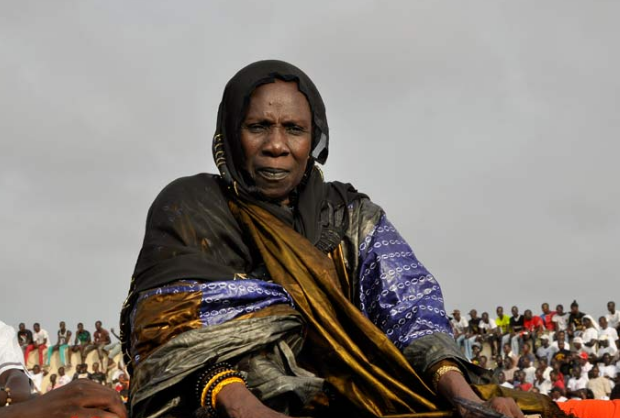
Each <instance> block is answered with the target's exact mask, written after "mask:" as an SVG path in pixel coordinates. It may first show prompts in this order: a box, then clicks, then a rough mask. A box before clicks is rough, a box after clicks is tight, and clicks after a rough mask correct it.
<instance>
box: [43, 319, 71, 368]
mask: <svg viewBox="0 0 620 418" xmlns="http://www.w3.org/2000/svg"><path fill="white" fill-rule="evenodd" d="M58 325H59V330H58V332H57V333H56V335H57V337H58V339H57V340H56V345H53V346H51V347H50V348H48V349H47V361H46V362H45V365H46V366H48V367H49V365H50V362H51V361H52V355H53V354H54V351H56V350H58V354H59V355H60V364H62V365H63V366H66V367H71V356H69V362H68V363H67V359H66V357H67V356H66V354H67V351H68V350H69V343H70V342H71V331H69V330H68V329H67V328H66V326H65V322H64V321H61V322H60V324H58Z"/></svg>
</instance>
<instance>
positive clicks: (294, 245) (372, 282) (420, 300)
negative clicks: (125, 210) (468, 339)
mask: <svg viewBox="0 0 620 418" xmlns="http://www.w3.org/2000/svg"><path fill="white" fill-rule="evenodd" d="M328 145H329V130H328V125H327V120H326V116H325V107H324V104H323V101H322V99H321V96H320V95H319V92H318V90H317V89H316V87H315V86H314V84H313V83H312V81H311V80H310V79H309V78H308V77H307V76H306V75H305V74H304V73H303V72H302V71H301V70H299V69H298V68H296V67H294V66H292V65H290V64H287V63H284V62H281V61H260V62H257V63H254V64H251V65H249V66H247V67H245V68H244V69H242V70H241V71H239V72H238V73H237V74H236V75H235V76H234V77H233V78H232V79H231V80H230V82H229V83H228V84H227V86H226V89H225V91H224V97H223V100H222V103H221V105H220V108H219V112H218V123H217V131H216V135H215V137H214V141H213V156H214V159H215V163H216V165H217V167H218V169H219V172H220V173H219V175H210V174H199V175H197V176H193V177H187V178H182V179H178V180H176V181H174V182H173V183H171V184H170V185H169V186H167V187H166V188H165V189H164V190H163V191H162V192H161V193H160V195H159V196H158V197H157V198H156V200H155V202H154V203H153V205H152V206H151V209H150V211H149V214H148V219H147V226H146V234H145V239H144V244H143V247H142V250H141V252H140V255H139V257H138V262H137V265H136V270H135V272H134V277H133V280H132V284H131V289H130V293H129V296H128V298H127V301H126V303H125V306H124V309H123V313H122V319H121V322H122V324H121V325H122V331H123V334H122V338H123V346H124V352H125V354H126V359H127V361H128V362H129V363H128V364H129V366H130V367H131V369H132V382H131V399H130V407H131V413H132V416H133V417H155V416H158V417H159V416H166V417H181V416H189V415H188V414H191V413H193V412H194V411H195V410H198V414H199V415H202V416H216V415H217V414H219V415H220V416H231V417H282V416H284V415H282V414H281V413H280V412H282V413H285V414H287V415H293V416H342V414H343V413H349V414H351V413H353V414H354V416H390V415H398V416H401V417H414V416H430V415H424V413H428V412H435V414H439V415H432V416H448V415H450V413H451V412H450V410H451V408H452V406H451V405H450V403H449V401H447V400H448V399H449V400H451V402H454V404H455V405H457V404H456V402H457V401H456V400H455V398H457V397H459V398H463V399H465V400H466V401H464V402H463V403H461V404H458V405H457V408H458V410H459V412H460V413H461V415H463V416H471V417H473V416H482V415H476V413H473V412H468V411H469V409H468V408H470V409H471V408H474V409H475V405H478V404H482V403H483V401H482V400H481V399H480V398H479V397H478V395H477V394H476V393H474V391H473V390H472V388H471V386H470V385H469V383H468V382H471V383H485V382H488V378H487V374H486V372H485V371H483V370H480V369H478V368H475V367H473V366H472V365H471V364H470V363H469V362H467V360H466V359H465V358H464V356H463V355H462V354H461V352H460V351H459V350H458V348H457V347H456V346H455V344H454V340H453V338H452V334H451V330H450V323H449V319H448V317H447V315H446V312H445V309H444V306H443V299H442V294H441V289H440V287H439V285H438V284H437V282H436V280H435V278H434V277H433V276H432V275H431V274H430V273H429V272H428V271H427V270H426V268H425V267H424V266H423V265H422V264H421V263H420V262H419V261H418V260H417V259H416V257H415V255H414V254H413V252H412V250H411V248H410V247H409V245H408V244H407V243H406V242H405V241H404V240H403V238H402V237H401V236H400V235H399V234H398V232H397V231H396V229H395V228H394V226H393V225H392V224H391V223H390V222H389V221H388V219H387V218H386V216H385V213H384V212H383V210H382V209H381V208H380V207H379V206H377V205H375V204H374V203H372V202H371V201H370V199H368V197H367V196H365V195H363V194H362V193H359V192H357V191H356V190H355V189H354V188H353V187H352V186H351V185H349V184H343V183H338V182H331V183H328V182H325V181H324V180H323V177H322V174H321V172H320V170H319V169H318V167H317V166H316V163H319V164H324V163H325V161H326V159H327V155H328V149H329V148H328ZM223 362H226V363H230V364H224V363H223ZM477 388H478V389H477V390H479V392H480V393H481V394H482V395H483V396H485V397H486V398H488V399H490V400H489V401H488V402H487V403H486V407H487V408H488V409H495V410H497V411H501V412H502V413H504V414H505V415H506V416H509V417H523V414H522V413H521V412H520V411H519V410H518V407H517V405H516V404H515V402H514V401H513V400H512V399H508V398H505V397H501V394H502V393H503V389H500V388H499V387H497V386H495V385H488V386H478V387H477ZM521 396H524V397H523V402H522V405H523V406H525V407H526V408H529V409H531V410H540V411H541V412H544V414H545V416H549V417H551V416H562V415H561V414H560V413H559V412H558V411H557V410H556V409H554V408H555V407H554V405H553V404H552V403H547V404H542V403H541V402H539V399H538V398H536V397H531V396H530V397H525V395H521ZM467 400H468V401H469V403H467ZM472 405H473V406H472ZM520 405H521V404H520ZM276 411H279V412H276ZM440 411H446V414H443V415H442V414H441V412H440ZM419 414H421V415H419Z"/></svg>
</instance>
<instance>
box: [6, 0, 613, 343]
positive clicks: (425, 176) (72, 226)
mask: <svg viewBox="0 0 620 418" xmlns="http://www.w3.org/2000/svg"><path fill="white" fill-rule="evenodd" d="M618 16H620V3H618V2H612V1H609V2H606V1H597V2H591V1H566V0H558V1H546V2H540V1H519V2H509V1H485V2H482V1H468V2H462V1H451V2H447V1H430V0H429V1H389V2H388V1H359V0H355V1H342V2H335V1H329V2H328V1H325V2H318V1H315V2H304V3H303V4H302V3H301V2H290V1H280V2H269V1H260V2H249V1H248V2H243V3H240V2H233V1H221V2H214V1H213V2H205V1H54V2H50V1H45V0H41V1H24V0H21V1H2V2H0V138H1V139H0V141H1V144H2V146H1V151H0V199H1V204H0V231H1V234H2V239H1V241H2V244H1V247H0V249H1V251H0V279H1V281H2V282H1V283H2V286H1V290H0V319H2V320H4V321H5V322H7V323H10V324H13V325H17V323H18V322H20V321H25V322H27V323H28V326H29V327H30V326H31V325H32V323H33V322H34V321H40V322H41V323H42V325H43V327H44V328H47V329H48V330H49V331H51V332H55V329H56V328H57V323H58V321H59V320H66V321H67V323H68V325H69V327H70V328H71V329H75V325H76V323H77V322H78V321H83V322H85V323H86V325H87V328H88V329H91V330H92V329H93V328H94V325H93V323H94V321H95V320H97V319H101V320H103V321H104V325H106V326H108V327H109V326H116V324H117V322H118V313H119V310H120V306H121V304H122V302H123V299H124V297H125V295H126V294H127V290H128V287H129V280H130V277H131V274H132V271H133V267H134V263H135V260H136V257H137V255H138V251H139V250H140V246H141V241H142V238H143V233H144V222H145V217H146V212H147V210H148V207H149V205H150V204H151V202H152V200H153V199H154V197H155V196H156V194H157V193H158V192H159V190H160V189H161V188H162V187H163V186H165V185H166V184H167V183H169V182H170V181H172V180H173V179H175V178H177V177H180V176H184V175H190V174H194V173H197V172H204V171H209V172H214V170H215V168H214V164H213V162H212V159H211V155H210V143H211V137H212V135H213V133H214V130H215V118H216V111H217V106H218V104H219V100H220V98H221V95H222V91H223V88H224V85H225V84H226V82H227V81H228V79H229V78H230V77H232V75H233V74H234V73H235V72H236V71H237V70H238V69H240V68H241V67H243V66H245V65H246V64H248V63H250V62H253V61H255V60H258V59H265V58H277V59H283V60H286V61H290V62H292V63H294V64H296V65H298V66H299V67H301V68H302V69H304V70H305V71H306V72H307V73H308V74H309V75H310V77H311V78H312V79H313V80H314V81H315V83H316V85H317V86H318V88H319V90H320V91H321V93H322V95H323V98H324V100H325V102H326V105H327V112H328V113H327V115H328V120H329V123H330V127H331V144H332V147H331V152H330V158H329V160H328V162H327V165H326V166H325V173H326V177H327V178H328V179H334V180H341V181H349V182H351V183H353V184H354V185H355V186H356V187H357V188H358V189H359V190H361V191H363V192H365V193H367V194H369V195H370V196H371V198H372V199H373V200H374V201H375V202H377V203H378V204H380V205H381V206H383V208H384V209H385V210H386V212H387V213H388V216H389V218H390V219H391V220H392V222H393V223H394V224H395V225H396V226H397V228H399V230H400V231H401V233H402V235H403V236H404V237H405V238H406V239H407V240H408V241H409V242H410V244H411V245H412V247H413V248H414V251H415V252H416V254H417V256H418V257H419V258H420V259H421V260H422V261H423V262H424V263H425V264H426V265H427V266H428V267H429V269H430V270H431V271H432V272H433V273H434V275H435V276H436V277H437V278H438V280H439V281H440V283H441V284H442V286H443V291H444V295H445V300H446V306H447V308H448V309H454V308H460V309H461V310H465V311H468V310H469V309H470V308H473V307H476V308H478V310H479V311H481V310H489V311H491V312H493V316H494V310H495V306H496V305H497V304H502V305H504V306H505V307H507V308H508V307H509V306H510V305H513V304H516V305H518V306H519V307H520V308H521V310H524V309H525V308H531V309H532V310H533V311H534V312H535V313H538V312H539V311H540V304H541V302H543V301H549V302H550V303H551V304H553V305H555V304H556V303H563V304H564V305H565V306H566V307H567V305H569V304H570V302H571V301H572V300H573V299H577V300H578V301H579V302H580V303H581V306H582V310H584V311H586V312H588V313H592V314H594V315H597V316H598V315H600V314H602V313H604V310H605V304H606V302H607V301H608V300H610V299H614V298H615V299H617V301H618V303H619V304H620V292H619V290H620V284H619V279H620V277H619V274H618V261H619V255H618V254H619V249H620V210H619V206H620V186H619V184H618V179H619V178H620V164H618V156H619V155H620V77H619V76H618V75H619V74H620V54H618V45H620V25H618Z"/></svg>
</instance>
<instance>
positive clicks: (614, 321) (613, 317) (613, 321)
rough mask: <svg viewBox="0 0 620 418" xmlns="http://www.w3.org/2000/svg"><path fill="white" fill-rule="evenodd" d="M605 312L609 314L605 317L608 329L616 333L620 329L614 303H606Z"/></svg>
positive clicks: (618, 314) (619, 319) (619, 320)
mask: <svg viewBox="0 0 620 418" xmlns="http://www.w3.org/2000/svg"><path fill="white" fill-rule="evenodd" d="M607 311H608V312H609V313H608V314H607V315H605V319H607V322H609V326H610V327H612V328H614V329H615V330H616V331H618V330H619V328H620V311H617V310H616V303H615V302H612V301H610V302H607ZM616 339H617V338H616Z"/></svg>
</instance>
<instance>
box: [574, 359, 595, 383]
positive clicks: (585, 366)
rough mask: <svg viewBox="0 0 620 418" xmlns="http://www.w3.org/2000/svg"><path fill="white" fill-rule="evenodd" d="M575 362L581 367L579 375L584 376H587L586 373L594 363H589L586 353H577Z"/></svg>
mask: <svg viewBox="0 0 620 418" xmlns="http://www.w3.org/2000/svg"><path fill="white" fill-rule="evenodd" d="M577 364H579V366H580V367H581V375H582V376H583V377H585V378H587V377H588V373H589V372H590V370H592V367H594V365H593V364H592V363H590V359H589V358H588V354H586V353H579V355H578V356H577Z"/></svg>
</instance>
